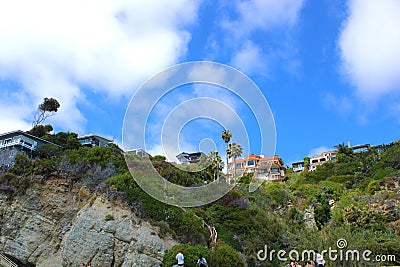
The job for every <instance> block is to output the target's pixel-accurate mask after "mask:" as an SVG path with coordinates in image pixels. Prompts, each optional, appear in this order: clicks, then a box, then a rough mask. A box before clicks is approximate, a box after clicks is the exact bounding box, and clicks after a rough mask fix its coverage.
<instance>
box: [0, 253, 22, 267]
mask: <svg viewBox="0 0 400 267" xmlns="http://www.w3.org/2000/svg"><path fill="white" fill-rule="evenodd" d="M0 265H2V266H4V267H18V264H16V263H15V262H13V261H12V260H10V259H9V258H8V257H7V256H6V255H4V254H3V253H0Z"/></svg>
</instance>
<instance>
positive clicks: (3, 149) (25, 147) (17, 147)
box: [0, 130, 61, 166]
mask: <svg viewBox="0 0 400 267" xmlns="http://www.w3.org/2000/svg"><path fill="white" fill-rule="evenodd" d="M44 144H53V143H51V142H49V141H47V140H44V139H42V138H39V137H36V136H34V135H31V134H29V133H26V132H23V131H20V130H17V131H13V132H8V133H3V134H0V166H11V165H13V164H14V158H15V155H16V154H17V153H20V152H22V153H25V154H27V155H28V156H31V155H32V152H33V151H34V150H36V149H38V148H39V147H40V146H42V145H44ZM53 145H55V146H58V147H60V148H61V146H59V145H56V144H53Z"/></svg>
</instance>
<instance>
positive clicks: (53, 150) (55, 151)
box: [33, 144, 62, 159]
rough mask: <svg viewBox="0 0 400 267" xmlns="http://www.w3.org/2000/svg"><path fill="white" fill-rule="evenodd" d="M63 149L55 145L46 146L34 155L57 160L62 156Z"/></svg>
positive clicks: (37, 150) (41, 147)
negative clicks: (56, 158)
mask: <svg viewBox="0 0 400 267" xmlns="http://www.w3.org/2000/svg"><path fill="white" fill-rule="evenodd" d="M61 153H62V149H61V148H60V147H58V146H55V145H53V144H44V145H42V146H40V147H39V148H38V149H36V150H35V151H34V152H33V155H34V156H35V157H38V158H47V159H49V158H55V157H58V156H60V155H61Z"/></svg>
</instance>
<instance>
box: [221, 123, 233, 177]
mask: <svg viewBox="0 0 400 267" xmlns="http://www.w3.org/2000/svg"><path fill="white" fill-rule="evenodd" d="M221 138H222V139H223V140H224V142H225V144H226V173H227V174H228V159H229V157H228V143H229V141H231V138H232V133H231V132H230V131H229V130H223V131H222V135H221Z"/></svg>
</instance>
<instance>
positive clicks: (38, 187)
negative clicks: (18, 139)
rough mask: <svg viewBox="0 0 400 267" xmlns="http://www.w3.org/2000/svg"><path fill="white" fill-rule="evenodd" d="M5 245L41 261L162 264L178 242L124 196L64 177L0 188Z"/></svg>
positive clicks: (0, 247)
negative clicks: (18, 190)
mask: <svg viewBox="0 0 400 267" xmlns="http://www.w3.org/2000/svg"><path fill="white" fill-rule="evenodd" d="M0 230H1V232H0V242H1V243H0V250H1V251H3V252H4V253H6V254H9V255H13V256H15V257H17V258H18V259H20V260H21V261H23V262H31V263H33V264H35V265H36V266H43V267H44V266H46V267H50V266H57V267H59V266H80V264H81V263H82V262H85V263H87V262H89V261H90V262H92V264H93V266H158V263H160V262H161V260H162V257H163V255H164V251H165V250H166V249H168V248H170V247H172V246H173V245H175V244H176V242H175V241H173V240H172V239H170V238H160V237H159V236H158V231H159V229H158V228H157V227H154V226H152V225H150V224H149V223H148V222H146V221H143V220H141V219H140V218H138V217H137V216H135V215H134V214H133V213H132V211H131V209H130V208H129V207H128V206H127V205H126V204H124V203H122V202H121V201H112V202H110V201H108V200H107V198H106V197H105V196H103V195H99V194H96V195H93V194H90V193H89V191H88V190H86V189H84V188H80V189H78V188H74V189H73V190H69V188H68V183H67V182H66V181H65V180H63V179H50V180H48V181H46V182H44V183H43V184H39V183H34V184H32V185H31V187H30V188H29V189H28V190H27V191H26V192H25V193H24V194H19V195H17V196H12V197H11V196H9V195H7V194H6V193H4V192H0Z"/></svg>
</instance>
